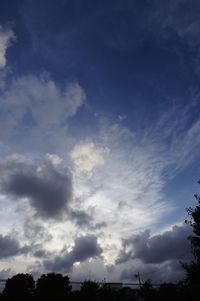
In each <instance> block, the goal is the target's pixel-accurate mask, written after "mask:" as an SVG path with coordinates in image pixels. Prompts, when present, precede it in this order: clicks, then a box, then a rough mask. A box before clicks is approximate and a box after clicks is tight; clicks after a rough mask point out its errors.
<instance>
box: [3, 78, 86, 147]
mask: <svg viewBox="0 0 200 301" xmlns="http://www.w3.org/2000/svg"><path fill="white" fill-rule="evenodd" d="M85 97H86V96H85V92H84V91H83V89H82V88H81V87H80V86H79V84H78V83H74V84H66V85H65V86H64V87H63V88H60V87H59V86H58V85H57V84H56V83H55V82H54V81H53V80H51V79H50V77H49V76H48V75H46V74H43V75H41V76H39V77H36V76H33V75H27V76H21V77H18V78H16V79H14V80H13V81H11V83H10V84H9V85H8V87H7V89H6V91H3V93H2V95H1V97H0V103H1V111H2V112H4V114H2V116H1V120H0V129H1V130H0V134H1V135H4V136H7V135H10V134H12V133H13V132H14V133H15V134H17V133H19V132H20V136H21V137H23V134H24V135H26V139H27V136H28V138H29V139H30V138H32V139H33V140H34V139H35V140H36V139H37V140H38V139H40V140H41V141H40V143H39V144H44V143H43V142H44V141H45V143H48V141H50V140H54V142H55V140H56V139H57V140H58V138H59V137H58V136H61V135H62V140H63V136H65V134H66V127H67V125H66V121H67V119H69V118H72V117H73V116H74V115H75V114H76V113H77V111H78V109H79V108H80V107H81V106H82V105H83V104H84V101H85ZM36 142H38V141H36Z"/></svg>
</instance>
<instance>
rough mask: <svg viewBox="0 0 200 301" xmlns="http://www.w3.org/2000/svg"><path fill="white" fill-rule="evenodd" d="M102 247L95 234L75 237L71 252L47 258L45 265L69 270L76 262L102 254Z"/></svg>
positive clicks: (47, 267) (54, 268)
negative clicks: (51, 258)
mask: <svg viewBox="0 0 200 301" xmlns="http://www.w3.org/2000/svg"><path fill="white" fill-rule="evenodd" d="M101 253H102V248H101V247H100V245H99V244H98V242H97V238H96V237H95V236H94V235H87V236H82V237H78V238H76V239H75V243H74V247H73V249H72V250H71V252H65V253H64V254H61V255H60V256H56V257H55V258H54V259H53V260H45V261H44V267H45V269H46V270H50V271H55V272H56V271H57V272H58V271H60V272H69V271H71V270H72V268H73V264H74V263H76V262H83V261H85V260H87V259H89V258H94V257H98V256H100V255H101Z"/></svg>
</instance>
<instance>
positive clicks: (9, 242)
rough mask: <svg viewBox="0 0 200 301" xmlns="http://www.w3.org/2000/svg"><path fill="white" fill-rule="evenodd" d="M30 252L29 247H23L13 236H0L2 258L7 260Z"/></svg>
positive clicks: (0, 256)
mask: <svg viewBox="0 0 200 301" xmlns="http://www.w3.org/2000/svg"><path fill="white" fill-rule="evenodd" d="M27 251H28V247H21V246H20V244H19V242H18V241H17V240H16V239H15V238H14V237H12V236H9V235H5V236H3V235H1V234H0V258H1V259H3V258H6V257H11V256H16V255H19V254H24V253H26V252H27Z"/></svg>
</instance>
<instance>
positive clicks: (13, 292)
mask: <svg viewBox="0 0 200 301" xmlns="http://www.w3.org/2000/svg"><path fill="white" fill-rule="evenodd" d="M34 285H35V281H34V279H33V276H32V275H30V274H17V275H15V276H13V277H12V278H10V279H8V280H7V282H6V285H5V288H4V290H3V297H4V300H9V301H10V300H26V301H27V300H31V299H32V297H33V293H34Z"/></svg>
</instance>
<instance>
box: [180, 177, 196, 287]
mask: <svg viewBox="0 0 200 301" xmlns="http://www.w3.org/2000/svg"><path fill="white" fill-rule="evenodd" d="M198 183H199V184H200V181H198ZM194 197H195V198H196V200H197V206H196V207H195V208H191V207H189V208H187V213H188V215H189V216H190V219H189V220H186V223H187V224H189V225H190V226H191V227H192V229H193V233H194V235H193V236H191V237H189V239H190V242H191V250H192V253H193V255H194V261H192V262H191V263H190V264H183V267H184V268H185V270H186V274H187V277H186V281H187V282H188V284H190V285H193V286H197V285H199V286H200V197H199V196H198V195H197V194H195V195H194Z"/></svg>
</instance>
